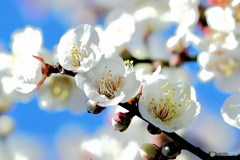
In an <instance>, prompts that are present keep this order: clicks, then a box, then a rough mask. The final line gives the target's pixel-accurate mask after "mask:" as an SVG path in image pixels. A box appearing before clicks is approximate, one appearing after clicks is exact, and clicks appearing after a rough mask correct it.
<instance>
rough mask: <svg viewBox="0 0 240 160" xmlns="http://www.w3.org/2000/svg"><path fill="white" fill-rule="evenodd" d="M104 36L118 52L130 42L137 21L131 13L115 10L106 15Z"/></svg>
mask: <svg viewBox="0 0 240 160" xmlns="http://www.w3.org/2000/svg"><path fill="white" fill-rule="evenodd" d="M105 23H106V29H105V30H104V36H105V37H106V39H107V40H108V43H109V45H111V46H113V47H115V49H116V51H117V52H121V51H123V50H124V49H125V48H126V46H127V44H128V43H129V42H130V40H131V38H132V35H133V33H134V31H135V21H134V18H133V16H132V15H131V14H129V13H127V12H125V11H123V10H119V9H116V10H113V11H111V12H110V13H109V14H108V16H107V17H106V22H105Z"/></svg>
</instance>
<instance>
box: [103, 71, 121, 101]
mask: <svg viewBox="0 0 240 160" xmlns="http://www.w3.org/2000/svg"><path fill="white" fill-rule="evenodd" d="M119 82H120V77H118V76H117V77H116V79H114V78H113V77H112V74H111V70H109V72H108V74H107V76H104V77H103V78H102V80H101V81H100V87H99V93H100V94H103V95H105V96H106V97H107V98H109V99H112V98H114V97H115V91H117V90H118V89H119V88H118V86H119Z"/></svg>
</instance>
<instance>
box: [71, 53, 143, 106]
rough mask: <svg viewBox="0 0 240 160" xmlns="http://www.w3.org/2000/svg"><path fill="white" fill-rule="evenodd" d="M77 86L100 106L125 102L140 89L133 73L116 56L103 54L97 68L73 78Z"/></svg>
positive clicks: (139, 83) (138, 81)
mask: <svg viewBox="0 0 240 160" xmlns="http://www.w3.org/2000/svg"><path fill="white" fill-rule="evenodd" d="M75 79H76V83H77V86H78V87H79V88H81V89H83V90H84V92H85V94H86V96H87V97H88V98H89V99H91V100H93V101H95V102H99V103H98V105H100V106H114V105H117V104H118V103H120V102H122V103H124V102H127V101H128V100H130V99H131V98H133V97H134V96H135V95H136V94H137V92H138V90H139V89H140V85H141V82H140V80H137V79H136V74H135V72H131V73H129V72H128V71H127V69H126V67H125V65H124V63H123V60H122V58H121V57H119V55H118V54H116V53H112V54H105V55H104V58H102V60H101V61H100V62H99V64H98V65H97V66H95V67H94V68H92V69H91V70H90V71H89V72H86V73H85V74H77V75H76V76H75Z"/></svg>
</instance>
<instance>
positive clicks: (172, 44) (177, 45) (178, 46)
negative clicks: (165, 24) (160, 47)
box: [166, 36, 184, 53]
mask: <svg viewBox="0 0 240 160" xmlns="http://www.w3.org/2000/svg"><path fill="white" fill-rule="evenodd" d="M166 47H167V49H168V50H169V52H170V53H181V52H183V50H184V46H183V44H182V41H181V39H179V37H177V36H175V37H171V38H169V39H168V41H167V43H166Z"/></svg>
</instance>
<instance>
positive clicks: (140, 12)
mask: <svg viewBox="0 0 240 160" xmlns="http://www.w3.org/2000/svg"><path fill="white" fill-rule="evenodd" d="M168 3H169V2H168V1H154V0H150V1H142V2H141V3H139V4H137V5H136V9H135V11H134V14H133V16H134V19H135V21H136V23H137V24H136V25H138V26H139V25H142V26H144V27H146V29H150V30H153V31H156V30H159V29H162V28H165V27H166V26H167V25H169V21H170V18H171V17H170V14H169V10H170V8H169V4H168Z"/></svg>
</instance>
